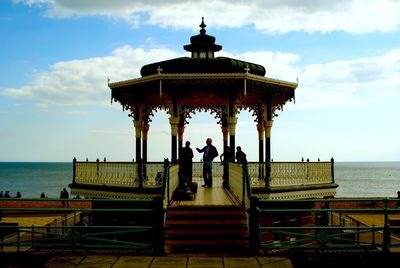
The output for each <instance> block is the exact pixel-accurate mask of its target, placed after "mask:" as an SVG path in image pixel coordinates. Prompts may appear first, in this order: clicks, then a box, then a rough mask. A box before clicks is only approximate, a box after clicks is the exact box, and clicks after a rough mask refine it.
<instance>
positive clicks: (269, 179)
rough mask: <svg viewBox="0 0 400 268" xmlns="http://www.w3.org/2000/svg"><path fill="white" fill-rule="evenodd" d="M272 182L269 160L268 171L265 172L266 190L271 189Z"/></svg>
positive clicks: (268, 162)
mask: <svg viewBox="0 0 400 268" xmlns="http://www.w3.org/2000/svg"><path fill="white" fill-rule="evenodd" d="M270 181H271V162H270V161H269V159H268V158H267V163H266V170H265V187H266V188H269V187H270Z"/></svg>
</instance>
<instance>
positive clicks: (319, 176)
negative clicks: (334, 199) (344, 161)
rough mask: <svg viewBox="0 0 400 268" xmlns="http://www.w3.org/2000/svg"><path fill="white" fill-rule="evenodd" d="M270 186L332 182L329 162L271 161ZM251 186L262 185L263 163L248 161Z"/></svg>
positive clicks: (263, 182)
mask: <svg viewBox="0 0 400 268" xmlns="http://www.w3.org/2000/svg"><path fill="white" fill-rule="evenodd" d="M270 164H271V181H270V186H271V187H277V186H296V185H311V184H324V183H332V182H333V177H332V163H331V162H299V163H298V162H294V163H291V162H271V163H270ZM248 168H249V175H250V178H251V187H263V186H265V181H264V180H263V176H262V174H260V172H262V171H264V170H265V163H249V164H248Z"/></svg>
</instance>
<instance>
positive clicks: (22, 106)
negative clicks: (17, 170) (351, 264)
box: [0, 0, 400, 162]
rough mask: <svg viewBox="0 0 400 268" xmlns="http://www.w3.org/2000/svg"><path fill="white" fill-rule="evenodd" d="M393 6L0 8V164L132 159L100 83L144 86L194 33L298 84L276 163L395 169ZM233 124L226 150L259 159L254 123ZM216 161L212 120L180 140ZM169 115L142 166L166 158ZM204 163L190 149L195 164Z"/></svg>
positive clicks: (399, 63) (63, 2) (398, 42)
mask: <svg viewBox="0 0 400 268" xmlns="http://www.w3.org/2000/svg"><path fill="white" fill-rule="evenodd" d="M398 14H400V0H336V1H331V0H319V1H317V0H253V1H242V0H212V1H210V0H207V1H205V0H196V1H191V0H189V1H188V0H170V1H163V0H153V1H152V0H149V1H135V0H114V1H109V0H86V1H82V0H0V36H1V41H0V59H1V60H0V73H1V75H0V77H1V78H0V161H32V162H36V161H49V162H53V161H57V162H59V161H61V162H69V161H72V159H73V158H74V157H76V158H77V159H78V160H85V159H86V158H88V159H89V160H91V161H93V160H95V159H96V158H100V159H103V158H104V157H106V158H107V160H108V161H131V160H132V158H133V157H134V156H135V133H134V127H133V123H132V119H131V118H130V117H128V112H127V111H123V110H122V107H121V105H120V104H119V103H115V102H114V103H111V91H110V89H109V88H108V86H107V81H108V79H110V82H117V81H121V80H127V79H133V78H138V77H140V73H139V72H140V68H141V67H142V66H143V65H145V64H149V63H153V62H157V61H162V60H167V59H172V58H176V57H181V56H187V57H190V54H189V53H188V52H186V51H184V50H183V46H184V45H187V44H189V43H190V37H191V36H192V35H197V34H198V33H199V24H200V23H201V18H202V17H204V19H205V24H206V25H207V27H206V30H207V34H209V35H213V36H215V37H216V43H217V44H219V45H222V47H223V48H222V51H220V52H218V53H216V55H215V56H216V57H218V56H227V57H232V58H236V59H240V60H245V61H250V62H254V63H257V64H261V65H263V66H264V67H265V68H266V70H267V73H266V77H270V78H275V79H281V80H285V81H289V82H296V81H298V83H299V85H298V87H297V89H296V91H295V95H296V97H295V102H291V103H287V104H286V105H285V106H284V108H283V111H278V113H277V114H278V116H277V117H276V118H274V123H273V127H272V136H271V154H272V158H273V160H274V161H276V162H278V161H299V160H300V159H301V158H302V157H304V159H307V158H309V159H310V161H316V160H317V159H318V158H320V159H321V161H329V160H330V159H331V158H332V157H333V158H334V159H335V161H400V138H399V137H400V120H399V116H400V105H399V104H398V101H399V99H400V16H398ZM254 119H255V118H253V117H252V116H251V113H250V112H248V111H241V112H240V114H239V115H238V125H237V129H236V144H237V145H240V146H241V147H242V149H243V151H244V152H245V153H246V154H247V156H248V159H249V160H250V161H256V160H258V140H257V139H258V135H257V131H256V124H255V123H254ZM207 137H212V138H213V143H214V145H216V147H217V149H218V150H219V151H220V152H222V132H221V128H220V126H219V125H218V124H217V120H216V119H215V118H214V117H213V116H212V115H210V114H208V113H205V112H202V113H197V114H195V115H194V116H193V117H192V119H191V120H190V123H189V125H187V126H186V129H185V133H184V140H190V141H191V143H192V147H193V148H196V147H202V146H204V145H205V140H206V138H207ZM170 139H171V138H170V126H169V123H168V115H167V114H166V112H165V111H158V112H157V113H156V114H155V115H154V117H153V118H152V122H151V125H150V130H149V141H148V150H149V152H148V159H149V161H162V160H163V159H164V158H170V155H171V152H170ZM200 158H201V155H200V154H197V153H195V159H194V160H199V159H200Z"/></svg>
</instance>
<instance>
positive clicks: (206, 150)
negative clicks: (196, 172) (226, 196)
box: [196, 138, 218, 187]
mask: <svg viewBox="0 0 400 268" xmlns="http://www.w3.org/2000/svg"><path fill="white" fill-rule="evenodd" d="M211 143H212V139H211V138H208V139H207V140H206V144H207V145H206V146H204V147H203V148H202V149H199V148H196V150H197V151H198V152H199V153H203V179H204V184H203V185H202V186H203V187H212V161H213V160H214V158H215V157H217V156H218V151H217V148H215V146H214V145H212V144H211Z"/></svg>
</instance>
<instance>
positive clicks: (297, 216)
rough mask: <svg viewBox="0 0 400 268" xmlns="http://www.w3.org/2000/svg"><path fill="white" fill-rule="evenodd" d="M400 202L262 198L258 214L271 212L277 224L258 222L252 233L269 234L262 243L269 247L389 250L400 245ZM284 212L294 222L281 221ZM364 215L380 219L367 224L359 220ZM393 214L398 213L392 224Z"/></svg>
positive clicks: (389, 200) (365, 199)
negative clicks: (255, 230)
mask: <svg viewBox="0 0 400 268" xmlns="http://www.w3.org/2000/svg"><path fill="white" fill-rule="evenodd" d="M399 201H400V199H398V198H343V199H342V198H340V199H334V198H333V199H320V200H316V199H303V200H267V199H260V200H259V201H258V210H259V213H260V214H264V215H268V217H270V220H271V222H273V219H275V223H274V224H266V223H265V222H264V223H261V224H259V225H258V233H257V234H253V235H254V236H256V237H260V236H261V237H264V239H266V237H269V239H267V240H263V241H260V243H259V246H260V247H261V248H263V249H266V250H275V251H276V250H279V249H283V250H288V249H297V250H299V249H305V250H307V249H357V248H363V249H370V250H375V249H380V250H382V252H384V253H390V252H391V250H392V249H393V248H399V247H400V222H399V220H400V219H397V214H398V213H399V212H400V209H399V208H398V207H397V203H398V202H399ZM274 204H275V205H276V206H274ZM285 204H286V205H285ZM302 204H303V205H302ZM280 215H282V216H280ZM283 215H286V216H285V217H288V216H290V217H291V218H293V219H294V220H295V222H294V224H292V223H290V221H288V220H282V219H283V218H282V217H283ZM363 215H366V216H368V217H371V215H376V216H375V217H379V218H378V221H376V222H375V224H374V225H371V226H368V225H365V224H363V223H362V221H359V219H362V218H365V216H363ZM390 215H396V216H395V217H394V218H392V220H394V221H392V222H391V224H390V223H389V221H390V218H389V216H390ZM379 219H380V220H379ZM297 221H299V222H297ZM303 221H304V222H303ZM255 229H257V227H255ZM285 237H286V238H285ZM289 238H290V239H289ZM253 239H254V238H253ZM258 249H260V248H258Z"/></svg>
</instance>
